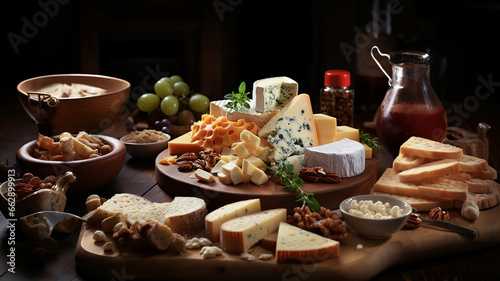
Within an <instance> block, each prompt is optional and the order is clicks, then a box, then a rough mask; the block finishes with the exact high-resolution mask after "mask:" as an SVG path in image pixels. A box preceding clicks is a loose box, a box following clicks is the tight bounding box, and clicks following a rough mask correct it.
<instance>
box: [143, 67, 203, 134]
mask: <svg viewBox="0 0 500 281" xmlns="http://www.w3.org/2000/svg"><path fill="white" fill-rule="evenodd" d="M209 106H210V99H209V98H208V97H207V96H206V95H203V94H200V93H191V90H190V88H189V85H188V84H187V83H186V82H184V80H183V79H182V77H180V76H179V75H172V76H170V77H163V78H161V79H160V80H158V81H157V82H156V84H155V86H154V93H145V94H143V95H141V96H140V97H139V99H138V100H137V107H138V108H139V110H141V111H143V112H148V113H149V114H148V124H149V125H150V127H153V128H154V129H155V130H161V131H163V132H165V133H167V134H168V133H170V126H171V125H191V124H193V123H194V122H195V121H196V120H195V114H200V113H205V112H207V111H208V108H209Z"/></svg>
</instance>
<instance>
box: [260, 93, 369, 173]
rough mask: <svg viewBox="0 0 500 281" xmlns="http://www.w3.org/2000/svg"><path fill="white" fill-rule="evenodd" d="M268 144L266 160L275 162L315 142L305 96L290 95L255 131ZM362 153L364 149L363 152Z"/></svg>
mask: <svg viewBox="0 0 500 281" xmlns="http://www.w3.org/2000/svg"><path fill="white" fill-rule="evenodd" d="M259 137H261V138H266V139H267V142H268V143H269V145H270V146H271V149H270V153H269V158H268V160H269V162H270V163H271V165H277V164H278V163H280V162H281V161H283V160H285V159H287V158H288V157H290V156H292V155H299V154H304V153H305V151H306V148H310V147H313V146H317V145H318V144H319V141H318V134H317V133H316V125H315V123H314V119H313V112H312V107H311V100H310V99H309V95H307V94H300V95H298V96H296V97H294V98H293V99H292V100H291V101H290V102H289V103H288V104H287V105H286V106H285V107H284V108H283V109H282V110H281V111H280V112H279V113H278V114H276V115H275V116H274V117H273V118H272V119H271V120H269V122H268V123H267V124H266V125H265V126H264V127H262V129H261V130H260V131H259ZM363 153H364V151H363Z"/></svg>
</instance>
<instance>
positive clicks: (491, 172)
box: [468, 166, 497, 180]
mask: <svg viewBox="0 0 500 281" xmlns="http://www.w3.org/2000/svg"><path fill="white" fill-rule="evenodd" d="M468 173H469V174H470V175H471V176H473V177H476V178H480V179H483V180H496V179H497V170H495V169H494V168H493V167H491V166H488V167H487V168H486V169H484V170H479V171H474V172H468Z"/></svg>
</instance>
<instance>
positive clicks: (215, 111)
mask: <svg viewBox="0 0 500 281" xmlns="http://www.w3.org/2000/svg"><path fill="white" fill-rule="evenodd" d="M228 102H229V100H216V101H212V102H210V115H212V116H215V117H220V116H224V117H226V118H227V119H228V120H230V121H238V120H240V119H243V120H245V121H246V122H254V123H255V124H256V125H257V126H259V128H262V127H263V126H264V125H266V123H267V122H269V120H271V118H273V116H274V115H276V113H278V111H279V110H274V111H268V112H257V111H256V110H255V103H250V104H251V106H250V108H244V107H243V108H239V109H238V111H236V110H233V109H230V108H227V107H225V105H226V104H227V103H228Z"/></svg>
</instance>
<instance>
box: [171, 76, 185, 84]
mask: <svg viewBox="0 0 500 281" xmlns="http://www.w3.org/2000/svg"><path fill="white" fill-rule="evenodd" d="M170 80H172V85H173V84H175V83H176V82H183V81H184V80H183V79H182V77H180V76H179V75H172V76H170Z"/></svg>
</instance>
